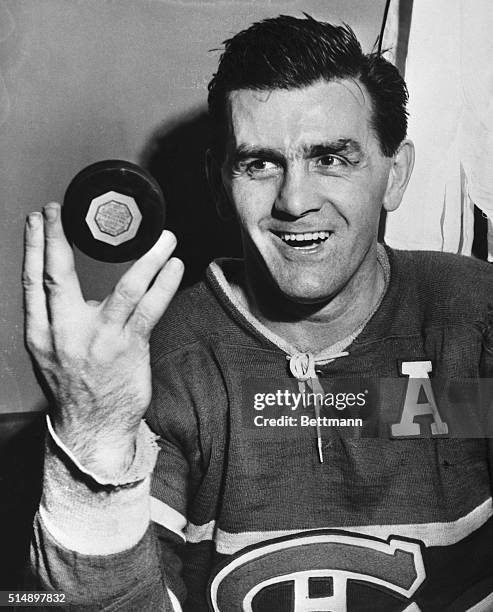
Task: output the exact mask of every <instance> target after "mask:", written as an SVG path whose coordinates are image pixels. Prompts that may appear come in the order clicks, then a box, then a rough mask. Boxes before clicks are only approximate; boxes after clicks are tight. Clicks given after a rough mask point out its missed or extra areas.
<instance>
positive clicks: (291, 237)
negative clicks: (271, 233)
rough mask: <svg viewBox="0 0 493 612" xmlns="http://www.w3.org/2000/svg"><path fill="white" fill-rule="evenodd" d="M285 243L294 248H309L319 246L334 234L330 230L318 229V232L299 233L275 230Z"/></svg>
mask: <svg viewBox="0 0 493 612" xmlns="http://www.w3.org/2000/svg"><path fill="white" fill-rule="evenodd" d="M275 234H276V236H278V237H279V238H280V239H281V240H282V241H283V242H284V243H285V244H287V245H288V246H290V247H293V248H294V249H299V250H308V249H313V247H316V246H318V245H319V244H322V243H323V242H325V241H326V240H327V239H328V238H329V237H330V236H331V234H332V232H329V231H325V230H324V231H321V232H320V231H318V232H303V233H301V232H299V233H288V232H275Z"/></svg>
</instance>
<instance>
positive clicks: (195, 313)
mask: <svg viewBox="0 0 493 612" xmlns="http://www.w3.org/2000/svg"><path fill="white" fill-rule="evenodd" d="M387 257H388V260H386V261H387V266H388V270H389V271H390V273H389V274H388V278H389V281H388V286H387V290H386V292H385V295H384V296H383V299H382V301H381V303H380V305H379V307H378V308H377V310H376V312H374V313H373V315H372V316H371V318H370V319H369V321H367V322H366V324H365V325H364V327H363V328H362V329H361V330H358V333H357V334H356V333H355V334H353V336H352V337H351V338H349V339H346V341H345V342H343V343H342V344H341V343H339V344H338V345H337V346H334V347H331V348H330V350H327V351H324V354H323V355H311V354H309V353H302V352H300V351H299V350H298V349H297V347H293V346H289V345H288V344H287V343H286V342H285V341H284V340H283V339H281V338H278V337H276V336H275V335H274V334H272V333H271V332H269V330H267V329H266V328H264V327H263V326H262V325H261V324H260V323H259V322H258V321H256V320H255V319H254V318H253V317H252V316H251V315H250V314H249V313H248V312H247V311H246V310H245V309H243V308H242V306H241V303H239V302H238V300H237V299H236V297H235V294H234V292H233V291H232V290H231V287H230V284H229V283H228V280H227V279H228V278H230V277H234V276H235V275H236V272H237V271H238V269H239V266H241V265H242V264H241V262H239V261H236V262H235V261H225V262H222V263H221V265H218V264H213V265H211V267H210V268H209V269H208V271H207V275H206V278H205V280H204V282H202V283H200V284H198V285H196V286H193V287H191V288H189V289H187V290H185V291H183V292H181V293H179V294H178V295H177V296H176V298H175V299H174V300H173V302H172V305H171V306H170V307H169V308H168V310H167V312H166V314H165V316H164V317H163V319H162V320H161V321H160V323H159V324H158V325H157V327H156V329H155V330H154V333H153V338H152V343H151V356H152V367H153V385H154V394H153V401H152V405H151V407H150V409H149V411H148V415H147V421H148V423H149V424H150V426H151V427H152V429H153V430H154V431H155V432H156V433H157V434H158V435H159V437H160V439H159V444H160V447H161V449H160V453H159V456H158V461H157V465H156V467H155V470H154V474H153V479H152V490H151V493H152V497H151V517H152V521H153V522H152V524H151V526H150V527H149V529H148V531H147V532H146V534H145V535H144V537H143V538H142V540H141V541H140V542H139V543H138V544H137V545H135V546H134V547H132V548H131V549H130V550H126V551H123V552H119V553H117V554H111V555H103V556H91V555H82V554H79V553H75V552H73V551H70V550H66V549H64V548H63V547H62V546H60V545H59V544H57V542H56V540H55V538H54V537H53V536H52V535H50V533H49V531H48V530H46V529H45V528H44V527H43V525H42V521H40V519H39V518H38V519H37V523H36V524H35V539H34V544H33V547H34V557H35V559H36V564H37V568H38V570H37V572H38V576H43V584H42V585H41V586H43V588H46V586H47V585H49V586H50V587H51V588H55V589H60V590H63V589H64V588H66V589H69V587H70V592H71V593H72V595H73V597H74V600H77V601H78V602H79V603H78V605H80V609H84V610H93V609H94V610H96V609H107V610H110V609H111V610H112V609H115V610H116V609H118V610H144V609H145V610H164V609H165V610H166V611H168V610H170V609H171V607H172V608H173V610H180V609H182V610H183V611H185V612H201V611H204V612H205V611H207V610H213V611H214V612H288V611H289V612H315V611H319V612H323V611H325V612H328V611H329V610H330V611H332V612H346V611H347V612H364V611H367V612H369V611H379V612H380V611H388V612H397V611H404V610H405V611H407V612H417V611H422V612H436V611H440V612H442V611H451V612H459V611H461V612H462V611H465V610H471V611H472V610H474V611H476V612H478V611H480V610H492V609H493V595H492V594H493V518H492V517H493V505H492V498H491V483H492V468H493V465H492V463H493V462H492V456H493V455H492V451H491V444H490V439H489V437H488V436H489V431H490V428H489V427H488V425H489V415H490V411H489V408H490V404H491V397H492V395H491V394H490V393H489V392H488V389H487V392H486V393H484V392H483V390H482V389H479V391H480V393H479V394H477V393H476V394H475V392H476V391H477V390H478V381H484V382H485V383H487V382H488V380H489V378H488V377H490V378H493V376H492V372H493V350H492V349H493V335H492V331H491V328H492V327H493V326H492V314H491V309H489V304H490V303H491V302H493V275H492V268H491V264H486V263H484V262H478V261H475V260H472V259H469V258H465V257H459V256H454V255H449V254H438V253H426V252H419V253H414V252H398V251H393V250H390V249H387ZM467 381H469V382H471V381H472V382H473V383H474V384H473V385H472V387H471V385H469V386H468V382H467ZM453 383H456V384H455V386H454V385H453ZM451 385H452V386H451ZM450 388H452V392H450ZM471 388H472V390H473V393H472V396H471ZM464 389H467V390H468V391H467V393H465V392H464ZM310 394H312V396H314V397H315V400H314V405H311V404H310V402H308V403H306V405H305V404H304V403H303V402H304V399H303V398H306V397H308V396H310ZM470 397H473V399H475V398H478V397H479V398H480V399H481V401H480V402H479V403H478V402H476V401H470ZM444 398H445V399H444ZM445 400H446V401H445ZM289 419H291V420H289ZM324 419H325V420H324ZM477 424H479V426H478V427H476V425H477ZM84 602H85V603H84Z"/></svg>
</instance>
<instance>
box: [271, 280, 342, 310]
mask: <svg viewBox="0 0 493 612" xmlns="http://www.w3.org/2000/svg"><path fill="white" fill-rule="evenodd" d="M278 287H279V290H280V292H281V293H282V295H283V296H284V298H285V299H287V300H289V301H290V302H293V303H296V304H306V305H310V304H313V305H314V306H316V305H317V304H319V305H322V304H326V303H327V302H330V300H331V299H332V297H333V296H334V295H335V294H336V293H337V291H335V290H332V289H331V288H329V287H326V286H321V285H320V284H315V285H314V284H307V283H300V284H296V283H295V282H293V283H286V284H284V283H282V284H279V285H278Z"/></svg>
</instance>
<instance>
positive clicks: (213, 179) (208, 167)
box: [205, 149, 234, 221]
mask: <svg viewBox="0 0 493 612" xmlns="http://www.w3.org/2000/svg"><path fill="white" fill-rule="evenodd" d="M205 171H206V174H207V182H208V183H209V189H210V190H211V193H212V197H213V198H214V202H215V204H216V210H217V214H218V215H219V218H220V219H221V220H222V221H229V220H230V219H232V218H233V216H234V212H233V207H232V206H231V203H230V201H229V198H228V194H227V193H226V190H225V189H224V184H223V178H222V174H221V166H220V165H219V162H218V161H217V159H216V158H215V157H214V155H213V153H212V151H211V150H210V149H207V151H206V153H205Z"/></svg>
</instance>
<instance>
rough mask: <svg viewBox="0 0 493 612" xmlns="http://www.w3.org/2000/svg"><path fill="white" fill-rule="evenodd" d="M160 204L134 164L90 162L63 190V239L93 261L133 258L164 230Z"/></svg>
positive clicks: (157, 194)
mask: <svg viewBox="0 0 493 612" xmlns="http://www.w3.org/2000/svg"><path fill="white" fill-rule="evenodd" d="M164 220H165V203H164V198H163V194H162V192H161V189H160V187H159V185H158V183H157V182H156V181H155V180H154V178H153V177H152V176H151V175H150V174H149V173H148V172H146V171H145V170H144V169H143V168H141V167H140V166H138V165H137V164H133V163H131V162H128V161H122V160H107V161H100V162H97V163H95V164H91V165H90V166H87V168H84V170H82V171H81V172H79V174H77V175H76V176H75V177H74V179H73V180H72V182H71V183H70V185H69V186H68V188H67V191H66V193H65V197H64V200H63V207H62V223H63V228H64V231H65V235H66V236H67V239H68V240H69V242H71V243H73V244H75V245H76V246H77V247H78V248H79V249H80V250H81V251H82V252H83V253H85V254H86V255H89V256H90V257H93V258H94V259H98V260H99V261H108V262H123V261H130V260H132V259H137V258H139V257H140V256H141V255H143V254H144V253H145V252H146V251H148V250H149V249H150V248H151V247H152V245H153V244H154V243H155V242H156V241H157V239H158V238H159V236H160V235H161V232H162V231H163V229H164Z"/></svg>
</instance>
